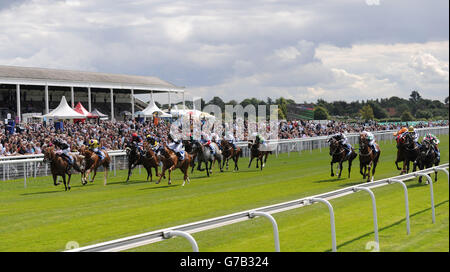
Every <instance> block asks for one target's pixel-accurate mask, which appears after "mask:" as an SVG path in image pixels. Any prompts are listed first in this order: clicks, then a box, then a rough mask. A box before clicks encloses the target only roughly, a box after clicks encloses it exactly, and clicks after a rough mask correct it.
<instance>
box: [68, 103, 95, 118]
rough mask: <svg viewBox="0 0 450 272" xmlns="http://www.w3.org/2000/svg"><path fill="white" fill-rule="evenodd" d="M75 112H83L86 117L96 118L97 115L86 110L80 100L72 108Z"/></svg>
mask: <svg viewBox="0 0 450 272" xmlns="http://www.w3.org/2000/svg"><path fill="white" fill-rule="evenodd" d="M73 109H74V110H75V111H76V112H78V113H81V114H83V115H84V116H85V117H86V118H98V116H96V115H94V114H92V113H90V112H88V111H87V110H86V109H85V108H84V107H83V105H82V104H81V102H78V104H77V105H76V106H75V108H73Z"/></svg>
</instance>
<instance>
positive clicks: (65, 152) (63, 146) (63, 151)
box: [53, 139, 74, 165]
mask: <svg viewBox="0 0 450 272" xmlns="http://www.w3.org/2000/svg"><path fill="white" fill-rule="evenodd" d="M53 144H54V145H55V146H56V147H59V148H60V150H58V151H57V152H56V153H57V154H59V155H61V156H62V157H63V158H65V159H66V160H67V162H68V163H69V165H73V162H74V161H73V157H72V155H70V145H69V144H68V143H67V142H66V141H64V140H61V139H55V140H53Z"/></svg>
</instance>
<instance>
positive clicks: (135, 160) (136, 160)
mask: <svg viewBox="0 0 450 272" xmlns="http://www.w3.org/2000/svg"><path fill="white" fill-rule="evenodd" d="M125 151H126V153H127V158H128V176H127V180H126V182H128V180H129V179H130V176H131V170H132V169H134V168H135V167H136V166H138V165H142V166H144V168H145V170H147V181H148V178H149V177H150V182H152V181H153V175H152V168H155V175H156V176H159V175H158V166H159V159H158V156H156V154H155V152H154V151H153V149H152V148H151V147H147V148H146V155H145V156H143V155H141V153H140V152H139V151H138V150H137V147H136V146H135V145H133V144H127V146H126V148H125Z"/></svg>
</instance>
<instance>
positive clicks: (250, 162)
mask: <svg viewBox="0 0 450 272" xmlns="http://www.w3.org/2000/svg"><path fill="white" fill-rule="evenodd" d="M253 158H254V157H253V156H251V157H250V161H249V162H248V168H250V165H251V164H252V161H253Z"/></svg>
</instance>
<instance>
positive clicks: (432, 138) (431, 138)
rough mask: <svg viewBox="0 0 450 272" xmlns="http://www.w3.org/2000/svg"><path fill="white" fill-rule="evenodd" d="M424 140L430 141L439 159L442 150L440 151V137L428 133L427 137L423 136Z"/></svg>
mask: <svg viewBox="0 0 450 272" xmlns="http://www.w3.org/2000/svg"><path fill="white" fill-rule="evenodd" d="M423 141H428V142H429V143H431V145H432V146H433V147H434V151H435V152H436V155H437V159H438V160H440V158H441V152H440V151H439V148H438V144H439V143H440V141H439V139H438V138H437V137H436V136H435V135H434V134H432V133H427V134H426V135H425V137H423V139H422V142H423Z"/></svg>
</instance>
